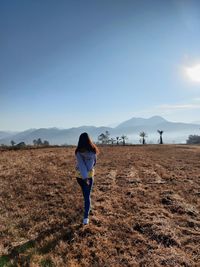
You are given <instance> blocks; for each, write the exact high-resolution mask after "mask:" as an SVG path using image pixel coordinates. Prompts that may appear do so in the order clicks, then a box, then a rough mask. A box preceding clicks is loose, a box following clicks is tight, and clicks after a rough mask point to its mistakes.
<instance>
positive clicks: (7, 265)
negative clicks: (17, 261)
mask: <svg viewBox="0 0 200 267" xmlns="http://www.w3.org/2000/svg"><path fill="white" fill-rule="evenodd" d="M13 266H14V265H13V264H12V263H11V262H10V259H9V257H8V256H1V257H0V267H13Z"/></svg>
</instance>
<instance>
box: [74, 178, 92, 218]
mask: <svg viewBox="0 0 200 267" xmlns="http://www.w3.org/2000/svg"><path fill="white" fill-rule="evenodd" d="M76 179H77V182H78V183H79V185H80V187H81V189H82V193H83V197H84V206H85V210H84V218H88V216H89V213H90V205H91V198H90V193H91V190H92V186H93V182H94V180H93V178H89V185H88V184H87V183H86V182H85V181H84V180H83V179H81V178H76Z"/></svg>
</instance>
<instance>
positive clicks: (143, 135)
mask: <svg viewBox="0 0 200 267" xmlns="http://www.w3.org/2000/svg"><path fill="white" fill-rule="evenodd" d="M140 137H142V144H143V145H144V144H146V141H145V137H147V134H146V133H145V132H140Z"/></svg>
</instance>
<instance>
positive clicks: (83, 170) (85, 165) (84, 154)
mask: <svg viewBox="0 0 200 267" xmlns="http://www.w3.org/2000/svg"><path fill="white" fill-rule="evenodd" d="M97 154H99V150H98V148H97V146H96V145H95V144H94V143H93V142H92V140H91V138H90V137H89V135H88V133H82V134H81V135H80V137H79V140H78V145H77V147H76V150H75V156H76V160H77V165H76V171H77V175H76V179H77V182H78V184H79V185H80V187H81V190H82V193H83V197H84V218H83V224H84V225H86V224H88V223H89V213H90V207H91V197H90V194H91V190H92V187H93V183H94V166H95V165H96V161H97Z"/></svg>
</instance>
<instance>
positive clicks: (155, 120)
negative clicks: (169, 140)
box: [117, 116, 167, 128]
mask: <svg viewBox="0 0 200 267" xmlns="http://www.w3.org/2000/svg"><path fill="white" fill-rule="evenodd" d="M163 122H167V120H165V119H164V118H163V117H161V116H152V117H150V118H147V119H145V118H137V117H133V118H131V119H129V120H127V121H124V122H122V123H120V124H119V125H118V126H117V128H123V127H130V126H141V125H148V124H151V125H156V124H160V123H163Z"/></svg>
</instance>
